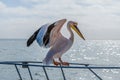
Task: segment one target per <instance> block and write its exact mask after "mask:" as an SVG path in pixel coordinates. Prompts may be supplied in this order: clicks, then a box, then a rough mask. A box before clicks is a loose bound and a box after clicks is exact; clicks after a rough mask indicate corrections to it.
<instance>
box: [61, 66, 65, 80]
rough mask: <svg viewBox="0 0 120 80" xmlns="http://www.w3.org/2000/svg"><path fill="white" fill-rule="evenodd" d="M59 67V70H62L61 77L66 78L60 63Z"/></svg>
mask: <svg viewBox="0 0 120 80" xmlns="http://www.w3.org/2000/svg"><path fill="white" fill-rule="evenodd" d="M60 69H61V72H62V76H63V79H64V80H66V77H65V73H64V71H63V68H62V67H61V65H60Z"/></svg>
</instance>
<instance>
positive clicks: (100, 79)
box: [85, 65, 103, 80]
mask: <svg viewBox="0 0 120 80" xmlns="http://www.w3.org/2000/svg"><path fill="white" fill-rule="evenodd" d="M85 66H86V67H87V68H88V69H89V70H90V71H91V72H92V73H93V74H94V75H95V76H96V77H97V78H98V79H99V80H103V79H102V78H101V77H100V76H99V75H97V73H95V72H94V71H93V70H92V69H91V68H89V67H88V65H85Z"/></svg>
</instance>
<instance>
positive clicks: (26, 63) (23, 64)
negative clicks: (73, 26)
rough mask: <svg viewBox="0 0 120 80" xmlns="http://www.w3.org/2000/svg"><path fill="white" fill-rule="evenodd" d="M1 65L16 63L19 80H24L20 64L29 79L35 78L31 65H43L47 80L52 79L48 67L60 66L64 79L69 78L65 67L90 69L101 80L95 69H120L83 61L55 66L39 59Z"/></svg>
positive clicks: (4, 62) (7, 62)
mask: <svg viewBox="0 0 120 80" xmlns="http://www.w3.org/2000/svg"><path fill="white" fill-rule="evenodd" d="M0 65H14V67H15V69H16V72H17V74H18V77H19V80H23V77H22V75H21V72H20V71H19V68H18V66H21V67H22V68H26V69H27V71H28V74H29V76H30V79H29V80H34V79H33V75H32V72H31V69H30V67H41V68H42V69H43V71H44V74H45V77H46V79H47V80H50V78H49V75H48V73H47V69H46V68H59V69H60V70H61V73H62V77H63V80H67V79H66V76H65V72H64V69H65V68H66V69H67V68H71V69H88V70H89V71H90V72H91V73H92V74H93V75H94V76H96V77H97V78H98V79H99V80H103V79H102V77H101V76H99V75H98V74H97V73H96V72H95V71H94V69H120V67H116V66H94V65H92V64H81V63H70V65H69V66H62V65H59V66H54V65H44V64H43V63H42V62H37V61H2V62H0ZM91 65H92V66H91Z"/></svg>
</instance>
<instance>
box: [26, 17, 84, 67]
mask: <svg viewBox="0 0 120 80" xmlns="http://www.w3.org/2000/svg"><path fill="white" fill-rule="evenodd" d="M65 22H66V19H62V20H59V21H56V22H54V23H53V24H45V25H43V26H41V27H40V28H39V29H38V30H37V31H36V32H35V33H34V34H33V35H32V36H31V37H30V38H29V39H28V41H27V46H30V45H31V44H32V43H33V41H34V40H35V39H36V40H37V43H38V44H39V45H40V46H42V47H46V48H50V50H49V51H48V53H47V55H46V57H45V58H44V60H43V63H44V64H46V65H48V64H50V63H51V62H52V63H54V65H56V66H57V65H69V63H68V62H63V61H62V60H61V56H62V54H64V53H65V52H66V51H68V50H69V49H70V47H71V46H72V44H73V41H74V34H73V32H72V29H73V30H74V31H75V32H76V33H77V34H78V35H79V36H80V37H81V38H82V39H83V40H85V38H84V37H83V35H82V33H81V32H80V30H79V29H78V28H77V25H78V24H77V22H74V21H69V22H68V24H67V29H68V31H69V33H70V38H69V39H67V38H65V37H64V36H63V35H62V34H61V32H60V30H61V28H62V26H63V25H64V23H65ZM56 58H57V59H58V60H59V62H57V61H55V59H56Z"/></svg>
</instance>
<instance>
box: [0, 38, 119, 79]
mask: <svg viewBox="0 0 120 80" xmlns="http://www.w3.org/2000/svg"><path fill="white" fill-rule="evenodd" d="M26 41H27V40H26V39H1V40H0V61H42V60H43V59H44V57H45V56H46V53H47V52H48V50H49V49H44V48H41V47H39V45H38V44H37V43H36V41H35V42H34V43H33V44H32V45H31V46H30V47H26ZM62 59H63V61H67V62H73V63H87V64H95V65H101V66H102V65H103V66H104V65H107V66H109V65H110V66H120V40H86V41H83V40H79V41H78V40H75V42H74V44H73V46H72V47H71V49H70V50H69V51H68V52H66V53H65V54H64V55H63V56H62ZM20 69H21V68H20ZM94 71H95V72H96V73H97V74H98V75H99V76H100V77H102V79H103V80H120V70H116V69H114V70H107V69H100V70H94ZM21 72H22V75H23V76H24V78H23V80H30V79H28V77H29V76H28V73H27V72H26V71H25V70H24V69H21ZM32 72H33V73H32V74H33V75H34V80H46V78H45V76H44V74H43V70H42V69H40V68H34V69H32ZM65 72H66V77H67V80H99V79H98V78H96V77H95V76H94V75H93V74H92V73H91V72H90V71H89V70H84V69H80V70H79V69H65ZM48 73H49V75H50V79H51V80H63V79H62V76H61V73H60V71H59V69H48ZM0 80H19V77H18V75H17V73H16V72H15V69H14V66H6V65H1V64H0Z"/></svg>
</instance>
